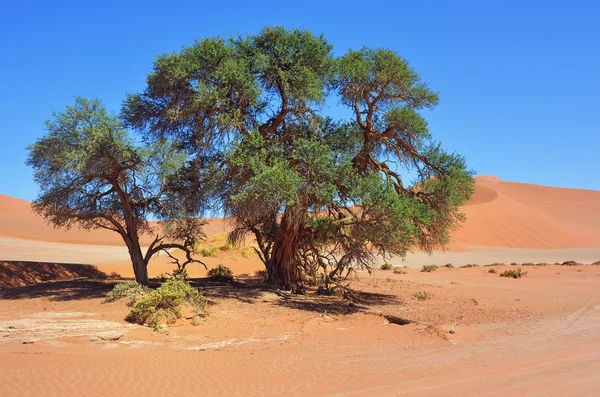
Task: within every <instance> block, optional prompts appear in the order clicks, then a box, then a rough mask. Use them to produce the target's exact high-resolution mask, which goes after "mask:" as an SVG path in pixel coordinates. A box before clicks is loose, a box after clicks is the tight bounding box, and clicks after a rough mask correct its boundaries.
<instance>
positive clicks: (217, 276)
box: [207, 265, 233, 283]
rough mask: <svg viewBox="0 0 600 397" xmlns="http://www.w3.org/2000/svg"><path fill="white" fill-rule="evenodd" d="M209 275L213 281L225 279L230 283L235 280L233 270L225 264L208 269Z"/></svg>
mask: <svg viewBox="0 0 600 397" xmlns="http://www.w3.org/2000/svg"><path fill="white" fill-rule="evenodd" d="M207 275H208V277H209V278H210V280H211V281H225V282H229V283H230V282H232V281H233V272H232V271H231V269H230V268H228V267H227V266H223V265H219V266H217V267H213V268H212V269H210V270H209V271H208V273H207Z"/></svg>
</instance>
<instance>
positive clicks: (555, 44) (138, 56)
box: [0, 0, 600, 200]
mask: <svg viewBox="0 0 600 397" xmlns="http://www.w3.org/2000/svg"><path fill="white" fill-rule="evenodd" d="M88 3H89V4H88ZM125 3H126V4H125ZM203 3H204V2H201V1H191V2H188V1H178V2H166V1H162V2H157V1H140V2H126V1H123V2H120V1H114V2H113V1H98V2H93V3H91V2H85V1H69V2H67V1H54V2H31V1H9V0H5V1H3V2H2V5H0V51H1V52H0V134H1V136H2V141H1V142H2V143H1V144H0V167H1V168H0V193H1V194H8V195H11V196H14V197H19V198H24V199H28V200H31V199H33V198H34V197H35V196H36V194H37V186H36V185H35V184H34V182H33V181H32V178H31V170H30V169H29V168H28V167H27V166H25V164H24V162H25V159H26V150H25V148H26V146H27V145H28V144H30V143H32V142H33V141H35V140H36V139H37V138H38V137H40V136H41V135H42V134H43V133H44V125H43V123H44V120H46V119H48V118H49V117H50V116H51V112H52V109H57V110H61V109H63V107H64V106H65V105H66V104H68V103H71V102H72V98H73V96H75V95H83V96H96V97H98V98H100V99H101V100H102V101H103V102H104V103H105V104H106V105H107V107H108V108H109V109H111V110H113V111H114V112H118V110H119V108H120V104H121V101H122V100H123V98H124V97H125V94H126V93H127V92H137V91H140V90H142V89H143V87H144V84H145V76H146V73H148V72H149V71H150V67H151V64H152V61H153V59H154V58H155V57H156V55H158V54H161V53H164V52H172V51H176V50H178V49H179V48H180V47H181V46H182V45H187V44H191V43H192V42H193V40H194V38H202V37H205V36H216V35H222V36H229V35H232V34H237V33H242V34H246V33H254V32H257V31H258V30H260V28H261V27H263V26H265V25H284V26H286V27H288V28H294V27H303V28H307V29H309V30H311V31H313V32H315V33H320V32H322V33H324V34H325V36H326V37H327V38H328V40H329V41H330V42H331V43H332V44H333V45H334V46H335V49H334V51H335V53H336V54H342V53H344V52H345V51H346V50H347V49H349V48H360V47H362V46H364V45H366V46H372V47H387V48H391V49H394V50H396V51H397V52H398V53H400V54H401V55H402V56H403V57H405V58H406V59H407V60H408V61H409V62H410V63H411V64H412V65H413V66H414V67H415V69H416V70H417V72H418V73H420V74H421V76H422V77H423V78H424V80H425V81H427V82H428V83H429V85H430V87H431V88H433V89H434V90H435V91H438V92H439V93H440V98H441V102H440V105H439V106H438V107H437V108H436V109H435V111H433V112H431V113H428V114H427V118H428V120H429V123H430V127H431V131H432V133H433V134H434V136H435V137H436V138H437V139H438V140H441V141H442V142H443V143H444V144H445V146H446V147H448V148H450V149H451V150H455V151H457V152H459V153H461V154H463V155H464V156H465V157H466V158H467V160H468V163H469V165H470V166H471V167H472V168H473V169H474V170H475V171H477V172H478V173H480V174H491V175H495V176H498V177H499V178H501V179H504V180H508V181H519V182H529V183H537V184H544V185H553V186H563V187H578V188H586V189H596V190H600V176H599V175H598V169H600V166H599V162H600V157H599V154H598V152H599V150H600V133H599V132H600V73H599V71H600V51H599V49H600V46H599V45H600V24H599V23H598V20H599V19H600V5H596V4H595V3H596V2H594V1H587V2H584V1H568V2H567V1H564V2H563V1H483V0H481V1H441V0H440V1H414V0H413V1H410V2H407V1H377V2H365V1H361V2H352V1H340V2H325V1H302V2H287V3H285V2H284V4H282V2H252V4H250V2H235V1H228V2H208V4H203ZM525 3H526V4H525Z"/></svg>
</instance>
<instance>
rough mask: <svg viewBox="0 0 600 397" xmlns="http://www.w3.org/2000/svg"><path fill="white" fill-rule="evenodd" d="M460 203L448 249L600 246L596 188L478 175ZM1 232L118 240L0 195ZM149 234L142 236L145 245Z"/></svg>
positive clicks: (219, 226)
mask: <svg viewBox="0 0 600 397" xmlns="http://www.w3.org/2000/svg"><path fill="white" fill-rule="evenodd" d="M475 180H476V184H475V193H474V195H473V197H472V198H471V200H470V201H469V202H468V203H467V204H466V205H465V206H464V207H463V212H464V213H465V214H466V216H467V220H466V222H465V223H464V224H462V226H461V227H460V228H459V229H458V230H457V231H456V232H455V233H454V234H453V236H452V240H451V243H450V244H449V247H448V248H449V250H450V251H471V250H481V249H482V248H486V247H504V248H532V249H560V248H590V247H600V191H595V190H584V189H570V188H569V189H567V188H557V187H549V186H542V185H533V184H526V183H516V182H505V181H502V180H501V179H499V178H496V177H493V176H489V175H481V176H478V177H476V178H475ZM230 227H231V226H230V225H229V223H228V222H227V220H226V219H221V218H211V219H208V224H207V225H206V227H205V232H206V234H207V235H208V236H214V235H216V234H221V233H227V231H228V230H229V229H230ZM0 236H4V237H10V238H19V239H28V240H39V241H47V242H59V243H68V244H86V245H112V246H117V245H118V246H120V245H122V241H121V237H120V236H118V235H117V234H115V233H113V232H111V231H107V230H92V231H87V230H82V229H79V228H72V229H70V230H61V229H55V228H53V227H52V226H51V225H49V224H47V223H46V222H45V221H44V220H43V219H42V218H41V217H39V216H37V215H35V214H34V213H33V212H32V211H31V206H30V203H29V202H27V201H25V200H20V199H15V198H12V197H9V196H5V195H1V194H0ZM151 239H152V236H144V237H143V238H142V244H145V245H147V244H149V243H150V241H151Z"/></svg>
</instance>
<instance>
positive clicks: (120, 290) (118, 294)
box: [104, 281, 150, 306]
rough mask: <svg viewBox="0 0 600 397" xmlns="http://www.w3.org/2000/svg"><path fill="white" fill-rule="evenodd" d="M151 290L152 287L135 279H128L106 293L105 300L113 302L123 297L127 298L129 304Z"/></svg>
mask: <svg viewBox="0 0 600 397" xmlns="http://www.w3.org/2000/svg"><path fill="white" fill-rule="evenodd" d="M148 292H150V288H148V287H145V286H143V285H141V284H138V283H137V282H135V281H126V282H122V283H117V284H115V286H114V287H113V289H112V290H111V291H110V292H109V293H108V294H107V295H106V298H105V299H104V301H105V302H113V301H116V300H119V299H121V298H127V299H128V301H127V304H128V305H129V306H131V305H133V304H135V303H136V302H137V301H138V298H139V297H140V296H142V295H144V294H147V293H148Z"/></svg>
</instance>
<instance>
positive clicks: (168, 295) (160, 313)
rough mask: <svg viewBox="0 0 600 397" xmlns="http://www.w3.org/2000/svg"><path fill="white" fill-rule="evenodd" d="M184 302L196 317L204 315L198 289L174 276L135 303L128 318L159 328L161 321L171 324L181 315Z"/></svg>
mask: <svg viewBox="0 0 600 397" xmlns="http://www.w3.org/2000/svg"><path fill="white" fill-rule="evenodd" d="M184 304H186V305H188V306H189V307H191V308H192V309H193V310H194V312H195V314H196V317H197V316H204V315H206V306H207V305H206V302H205V301H204V298H203V297H202V295H201V294H200V293H199V292H198V290H197V289H195V288H192V286H191V285H190V283H189V282H187V281H185V280H183V279H182V278H178V277H174V278H171V279H169V280H167V281H166V282H165V283H163V284H162V285H161V286H160V287H158V288H157V289H155V290H154V291H152V292H150V293H149V294H147V295H145V296H143V297H142V298H141V299H140V300H139V301H138V302H137V303H135V305H133V308H132V309H131V312H130V313H129V319H130V320H132V321H134V322H136V323H138V324H142V325H143V324H146V325H148V326H150V327H152V328H153V329H154V330H159V329H160V328H162V327H163V323H166V324H172V323H174V322H175V321H176V320H177V319H180V318H181V317H182V306H183V305H184Z"/></svg>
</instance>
